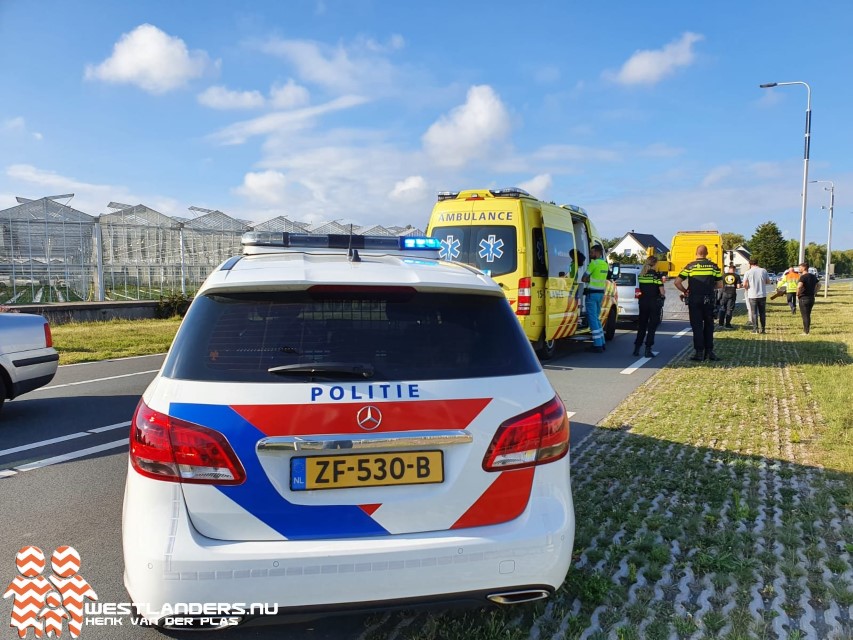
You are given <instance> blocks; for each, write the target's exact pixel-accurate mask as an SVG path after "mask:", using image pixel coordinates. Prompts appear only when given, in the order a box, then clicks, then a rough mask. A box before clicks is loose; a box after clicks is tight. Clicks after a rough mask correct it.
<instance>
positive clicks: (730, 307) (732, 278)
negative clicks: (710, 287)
mask: <svg viewBox="0 0 853 640" xmlns="http://www.w3.org/2000/svg"><path fill="white" fill-rule="evenodd" d="M741 286H742V285H741V280H740V276H739V275H738V274H736V273H735V266H734V265H733V264H730V265H729V266H728V269H727V270H726V275H724V276H723V288H722V289H719V290H718V291H719V293H720V315H719V317H718V318H717V320H718V321H719V325H720V326H721V327H728V328H729V329H731V328H732V314H733V313H734V311H735V303H736V302H737V290H738V289H740V288H741Z"/></svg>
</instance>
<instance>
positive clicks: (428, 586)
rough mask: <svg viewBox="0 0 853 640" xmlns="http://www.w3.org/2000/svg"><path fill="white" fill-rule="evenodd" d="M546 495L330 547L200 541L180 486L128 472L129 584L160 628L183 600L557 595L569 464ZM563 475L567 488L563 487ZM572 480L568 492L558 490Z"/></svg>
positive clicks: (344, 601) (282, 608) (349, 603)
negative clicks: (463, 522) (467, 523)
mask: <svg viewBox="0 0 853 640" xmlns="http://www.w3.org/2000/svg"><path fill="white" fill-rule="evenodd" d="M540 469H541V470H543V476H546V478H542V480H543V482H540V483H538V484H539V486H540V487H541V490H539V491H534V495H533V496H531V499H530V502H529V504H528V506H527V509H526V510H525V511H524V513H523V514H522V515H521V516H520V517H519V518H516V519H515V520H513V521H511V522H507V523H504V524H501V525H496V526H489V527H479V528H470V529H462V530H455V531H443V532H431V533H420V534H409V535H395V536H385V537H381V538H379V537H376V538H359V539H346V540H319V541H304V540H298V541H258V542H251V541H249V542H226V541H220V540H212V539H209V538H205V537H203V536H201V535H199V534H198V532H197V531H195V529H194V528H193V527H192V524H191V522H190V521H189V517H188V514H187V512H186V508H185V506H184V502H183V497H182V492H181V488H180V485H177V484H173V483H167V482H160V481H157V480H150V479H147V478H144V477H141V476H139V475H138V474H137V473H136V472H135V471H133V470H132V469H130V470H129V472H128V480H127V485H126V489H125V504H124V517H123V534H122V538H123V547H124V561H125V572H124V582H125V587H126V588H127V590H128V593H129V595H130V596H131V600H132V602H134V603H136V605H137V609H138V610H139V611H140V613H142V614H143V615H144V616H145V617H146V618H147V619H148V620H150V621H151V622H155V623H156V622H157V621H158V620H160V619H161V618H162V617H163V616H162V615H161V612H163V611H164V610H165V611H169V610H172V611H174V610H175V608H176V607H179V606H180V605H181V604H192V603H200V604H207V603H216V604H217V605H220V604H224V605H229V604H244V605H251V604H259V605H266V609H264V611H266V612H267V613H272V610H271V609H272V606H273V605H275V612H276V613H278V614H284V615H288V614H289V613H293V612H296V611H297V609H296V608H298V611H299V612H301V613H302V614H303V615H314V616H316V615H317V614H320V613H323V612H341V611H352V610H372V609H385V608H389V607H395V606H411V605H413V604H428V603H441V602H460V601H469V602H470V601H472V600H479V602H480V604H485V603H486V602H487V600H486V598H487V596H488V595H490V594H492V593H496V592H503V591H509V590H513V589H516V588H529V587H531V586H534V585H535V586H536V587H537V588H540V589H543V590H545V591H548V592H551V591H554V590H556V589H557V588H558V587H559V586H560V584H562V582H563V580H564V579H565V576H566V572H567V571H568V568H569V564H570V560H571V553H572V545H573V542H574V525H575V523H574V510H573V506H572V500H571V492H570V490H567V484H568V483H567V482H566V480H565V478H567V477H568V458H565V459H564V460H562V461H560V462H557V463H553V464H551V465H545V466H543V467H540V468H539V469H537V473H538V472H539V470H540ZM561 475H562V478H563V482H562V483H559V482H555V480H557V479H558V478H559V477H560V476H561ZM555 484H556V485H559V484H562V485H563V486H565V487H566V490H555V489H554V486H555Z"/></svg>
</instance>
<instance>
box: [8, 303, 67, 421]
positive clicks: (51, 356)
mask: <svg viewBox="0 0 853 640" xmlns="http://www.w3.org/2000/svg"><path fill="white" fill-rule="evenodd" d="M58 365H59V354H58V353H56V349H54V348H53V338H52V336H51V333H50V324H49V323H48V321H47V320H46V319H45V318H44V317H43V316H40V315H36V314H31V313H0V409H2V407H3V403H4V402H5V401H6V400H12V399H13V398H17V397H18V396H19V395H21V394H23V393H27V392H28V391H32V390H33V389H38V388H39V387H43V386H44V385H46V384H47V383H49V382H50V381H51V380H53V376H54V375H56V368H57V366H58Z"/></svg>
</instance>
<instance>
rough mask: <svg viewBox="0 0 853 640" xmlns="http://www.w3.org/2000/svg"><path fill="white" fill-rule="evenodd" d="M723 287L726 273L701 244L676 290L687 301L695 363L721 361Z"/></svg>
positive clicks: (678, 280)
mask: <svg viewBox="0 0 853 640" xmlns="http://www.w3.org/2000/svg"><path fill="white" fill-rule="evenodd" d="M685 281H686V282H687V287H686V288H685V286H684V282H685ZM722 286H723V273H722V271H720V267H718V266H717V265H716V264H714V263H713V262H711V261H710V260H708V247H706V246H705V245H704V244H700V245H699V246H698V247H696V259H695V260H694V261H693V262H691V263H689V264H688V265H687V266H686V267H684V269H682V270H681V273H679V274H678V277H677V278H676V279H675V288H676V289H678V290H679V291H681V293H683V294H684V295H685V296H686V298H687V310H688V313H689V315H690V327H691V328H692V329H693V348H694V349H695V350H696V353H694V354H693V356H691V358H690V359H691V360H696V361H702V360H719V359H720V358H719V357H717V354H716V353H714V301H715V299H716V290H717V289H721V288H722Z"/></svg>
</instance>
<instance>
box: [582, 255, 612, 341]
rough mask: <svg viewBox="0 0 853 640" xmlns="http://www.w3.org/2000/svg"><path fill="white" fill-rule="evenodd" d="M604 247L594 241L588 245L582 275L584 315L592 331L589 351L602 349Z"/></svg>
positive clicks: (604, 285) (605, 268) (605, 281)
mask: <svg viewBox="0 0 853 640" xmlns="http://www.w3.org/2000/svg"><path fill="white" fill-rule="evenodd" d="M603 253H604V248H603V247H602V246H601V245H600V244H599V243H598V242H596V243H595V244H593V245H592V246H591V247H590V256H591V259H590V261H589V265H587V269H586V273H585V274H584V275H583V281H584V282H585V283H586V289H585V291H584V294H585V295H586V317H587V321H588V322H589V328H590V331H591V332H592V346H591V347H589V349H588V350H589V351H594V352H596V353H601V352H602V351H604V329H603V328H602V326H601V317H600V316H601V303H602V302H603V301H604V289H605V287H606V286H607V273H608V271H609V270H610V266H609V265H608V264H607V261H606V260H604V259H602V257H601V256H602V254H603Z"/></svg>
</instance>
